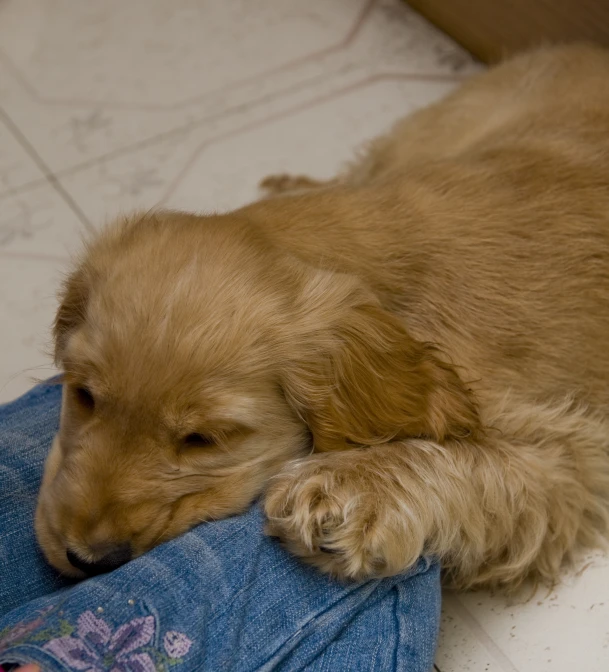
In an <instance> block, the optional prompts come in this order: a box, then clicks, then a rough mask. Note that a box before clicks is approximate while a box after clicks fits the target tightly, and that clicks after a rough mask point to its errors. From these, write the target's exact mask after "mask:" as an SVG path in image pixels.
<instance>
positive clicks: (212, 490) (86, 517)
mask: <svg viewBox="0 0 609 672" xmlns="http://www.w3.org/2000/svg"><path fill="white" fill-rule="evenodd" d="M608 82H609V55H608V54H607V52H604V51H602V50H599V49H595V48H591V47H584V46H582V47H570V48H563V49H550V50H546V51H540V52H536V53H533V54H527V55H523V56H520V57H518V58H517V59H514V60H513V61H511V62H508V63H506V64H504V65H502V66H499V67H498V68H496V69H494V70H492V71H489V72H488V73H485V74H483V75H481V76H479V77H477V78H475V79H472V80H471V81H470V82H468V83H466V84H465V85H464V86H462V87H461V88H460V89H459V90H458V91H457V92H456V93H454V94H452V95H451V96H450V97H448V98H447V99H446V100H444V101H441V102H440V103H438V104H436V105H434V106H432V107H430V108H428V109H426V110H422V111H420V112H418V113H416V114H415V115H413V116H412V117H409V118H407V119H405V120H404V121H402V122H400V123H399V124H398V125H397V126H396V127H395V128H394V130H393V131H392V132H391V133H390V134H389V135H387V136H386V137H383V138H381V139H379V140H377V141H375V142H374V143H372V144H371V146H370V148H369V150H368V152H367V153H366V154H365V155H364V156H363V157H362V158H361V160H359V161H358V162H356V163H354V165H353V166H352V167H350V169H349V170H347V171H346V172H345V173H344V174H343V175H340V176H339V177H337V178H336V179H335V180H332V181H330V182H328V183H325V184H318V183H315V182H314V181H312V180H309V179H307V178H302V179H294V180H292V179H271V180H270V181H267V183H266V184H267V186H268V187H270V188H274V189H275V190H276V191H280V190H284V189H286V188H287V189H294V190H295V192H294V193H286V194H280V195H275V196H273V197H270V198H267V199H265V200H262V201H259V202H257V203H254V204H252V205H250V206H248V207H246V208H243V209H242V210H239V211H237V212H235V213H231V214H228V215H223V216H217V217H209V218H203V217H194V216H189V215H183V214H177V213H157V214H155V215H150V216H146V217H141V218H133V219H131V220H128V221H125V222H122V223H120V224H118V225H116V226H115V227H114V228H112V229H110V230H109V231H108V232H106V233H105V234H103V236H101V237H100V238H99V239H98V240H97V241H96V242H94V243H93V245H92V246H91V247H90V249H89V251H88V253H87V257H86V259H85V261H84V263H83V264H82V265H81V266H80V268H79V269H78V270H77V271H76V273H75V274H74V275H73V276H72V278H71V279H70V280H69V282H68V284H67V287H66V293H65V296H64V300H63V303H62V307H61V308H60V311H59V314H58V318H57V323H56V338H57V357H58V361H59V362H60V363H61V364H62V365H63V367H64V368H65V371H66V386H65V396H64V408H63V415H62V428H61V431H60V434H59V437H58V440H57V441H56V442H55V444H54V448H53V450H52V453H51V456H50V458H49V465H48V467H47V471H46V474H45V482H44V484H43V489H42V493H41V500H40V506H39V510H38V521H37V525H38V533H39V538H40V541H41V544H42V546H43V548H44V550H45V551H46V553H47V556H48V557H49V559H50V560H51V561H52V562H53V564H55V565H56V566H58V567H59V568H60V569H62V570H63V571H66V572H70V571H72V569H73V568H72V567H71V565H70V564H69V563H68V562H67V560H66V556H65V554H66V549H67V550H69V551H70V553H71V558H72V561H74V557H75V556H77V558H80V562H79V561H78V560H77V561H76V566H79V567H80V568H81V569H84V571H87V564H90V565H91V566H93V565H95V563H99V562H101V561H102V560H103V559H104V558H106V557H107V556H108V552H109V551H108V549H109V548H115V547H116V546H117V545H119V546H121V545H122V546H123V547H124V545H125V544H130V549H131V550H130V551H129V553H128V555H130V554H131V553H136V554H137V553H140V552H143V551H144V550H146V549H147V548H150V547H151V546H152V545H154V543H157V542H158V541H161V540H163V539H167V538H170V537H172V536H175V535H176V534H179V533H180V532H182V531H184V530H185V529H188V527H190V526H192V525H193V524H195V523H196V522H198V521H201V520H207V519H210V518H214V517H218V516H221V515H227V514H230V513H234V512H237V511H239V510H241V509H243V508H244V507H245V506H247V505H248V504H249V503H250V502H251V501H252V499H253V498H254V497H256V496H257V495H258V494H260V492H261V491H262V490H263V489H265V487H266V486H267V484H268V482H269V479H270V478H271V477H273V476H275V478H274V479H273V480H272V482H271V485H270V486H269V487H268V491H267V494H266V511H267V514H268V515H269V519H270V523H269V525H270V530H271V532H272V533H273V534H276V535H278V536H279V537H281V538H282V539H283V541H284V542H285V543H286V545H287V546H288V547H289V548H290V549H292V550H293V551H294V552H295V553H297V554H298V555H300V556H302V557H303V558H305V559H307V560H308V561H310V562H312V563H314V564H316V565H317V566H318V567H320V568H321V569H322V570H324V571H328V572H331V573H334V574H336V575H338V576H341V577H355V578H361V577H366V576H372V575H382V574H391V573H396V572H399V571H402V570H404V569H406V568H407V567H408V566H409V565H410V564H412V563H413V562H414V561H415V559H416V558H417V556H418V555H419V554H420V553H422V552H424V551H425V552H429V553H434V554H437V555H438V556H440V557H441V559H442V561H443V564H444V566H445V569H446V570H447V573H448V574H449V575H450V577H451V579H452V581H453V582H454V583H455V584H456V585H458V586H461V587H468V586H474V585H482V584H485V585H502V586H508V587H514V586H517V585H518V584H519V583H520V582H521V581H522V580H523V579H524V578H525V577H527V576H529V575H532V576H534V577H537V578H542V579H545V580H550V581H552V580H554V579H555V578H556V576H557V573H558V571H559V569H560V566H561V564H562V563H563V561H564V560H565V559H568V558H569V557H570V555H571V554H572V552H573V550H574V549H575V548H576V547H577V546H578V545H580V544H584V545H591V544H594V543H596V542H598V541H599V539H600V537H601V536H602V535H603V533H605V532H606V531H607V528H608V525H609V418H608V417H607V407H608V404H609V347H608V346H609V339H608V338H607V334H609V85H608ZM432 346H433V347H432ZM181 437H182V438H181ZM183 437H186V438H185V439H184V438H183ZM193 437H195V438H194V439H193ZM311 438H312V441H311ZM176 446H177V447H176ZM311 448H313V449H314V450H315V451H316V454H314V455H311V456H308V457H307V456H306V455H307V453H308V452H310V450H311ZM294 458H300V459H298V460H296V461H294ZM59 493H61V494H59ZM127 509H129V515H128V516H125V514H124V511H125V510H127ZM102 556H103V557H102ZM72 564H74V562H72ZM102 564H103V562H102ZM81 565H82V566H81Z"/></svg>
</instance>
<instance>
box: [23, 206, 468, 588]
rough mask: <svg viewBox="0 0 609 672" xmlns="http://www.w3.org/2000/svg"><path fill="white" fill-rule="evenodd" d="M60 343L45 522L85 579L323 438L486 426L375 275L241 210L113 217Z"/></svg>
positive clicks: (59, 554) (88, 257)
mask: <svg viewBox="0 0 609 672" xmlns="http://www.w3.org/2000/svg"><path fill="white" fill-rule="evenodd" d="M55 345H56V359H57V363H58V365H59V366H60V367H61V368H62V369H63V371H64V383H63V385H64V387H63V405H62V412H61V426H60V431H59V433H58V435H57V437H56V439H55V441H54V443H53V447H52V449H51V452H50V454H49V458H48V461H47V465H46V469H45V475H44V480H43V484H42V489H41V493H40V498H39V504H38V510H37V517H36V528H37V534H38V539H39V541H40V544H41V546H42V548H43V550H44V551H45V554H46V556H47V558H48V559H49V561H50V562H51V563H52V564H53V565H55V566H56V567H57V568H58V569H60V570H61V571H62V572H64V573H66V574H71V575H74V576H82V572H84V573H86V574H92V573H96V572H99V571H104V570H107V569H110V568H112V567H114V566H117V565H119V564H121V563H122V562H125V561H126V560H128V559H130V558H131V557H134V556H137V555H139V554H141V553H143V552H145V551H146V550H148V549H150V548H151V547H153V546H154V545H156V544H158V543H160V542H162V541H165V540H167V539H170V538H172V537H175V536H177V535H179V534H180V533H182V532H184V531H186V530H187V529H189V528H191V527H192V526H194V525H196V524H197V523H199V522H202V521H207V520H213V519H217V518H220V517H224V516H227V515H231V514H234V513H237V512H239V511H242V510H243V509H244V508H246V507H247V506H248V505H249V504H250V503H251V502H252V500H254V499H255V498H256V497H257V496H258V495H259V494H260V493H261V492H262V491H263V489H264V486H265V484H266V483H267V482H268V480H269V479H270V478H271V477H272V476H273V475H274V474H276V473H277V472H278V471H279V470H280V469H281V467H282V465H283V464H284V463H285V462H286V461H288V460H290V459H293V458H296V457H298V456H301V455H303V454H306V452H307V451H310V450H312V449H313V448H314V449H315V450H322V451H323V450H340V449H344V448H345V447H348V446H350V445H370V444H378V443H381V442H388V441H391V440H392V439H396V438H400V437H405V436H430V437H433V438H435V439H437V440H440V441H441V440H443V439H444V438H446V437H448V436H451V435H463V434H467V433H471V432H473V431H475V430H476V427H477V423H478V420H477V415H476V411H475V408H474V406H473V404H472V401H471V399H470V396H469V394H468V392H467V390H466V389H465V388H464V386H463V384H462V382H461V381H460V379H459V377H458V376H457V374H456V373H455V372H454V371H453V369H452V368H451V367H450V366H449V365H447V364H445V363H443V362H442V361H441V360H440V359H438V358H437V356H436V354H435V353H434V351H433V349H432V348H430V347H429V346H427V345H425V344H422V343H419V342H417V341H415V340H413V339H412V338H411V337H410V336H409V335H408V333H407V332H406V331H405V329H404V327H403V326H402V325H401V323H400V322H399V321H398V320H397V319H396V318H395V317H393V316H392V315H391V314H389V313H388V312H386V311H385V310H383V308H382V307H381V306H380V305H379V304H378V302H377V300H376V299H375V297H374V296H373V295H372V294H371V292H370V291H368V290H367V289H366V288H365V287H364V286H363V285H362V283H361V281H360V280H358V279H357V278H355V277H352V276H349V275H345V274H341V273H336V272H333V271H329V270H321V269H317V268H313V267H311V266H309V265H307V264H305V263H304V262H302V261H301V260H299V259H298V258H297V257H295V256H293V255H291V254H289V253H288V252H286V251H284V250H279V249H276V248H275V247H274V246H273V245H272V244H271V243H270V242H269V241H268V240H267V239H266V238H265V237H264V235H262V234H261V233H260V232H259V231H257V230H256V228H255V227H254V226H252V225H249V224H248V222H247V221H244V220H242V219H241V218H240V216H238V215H234V216H233V215H227V216H222V217H209V218H202V217H194V216H189V215H183V214H178V213H171V212H167V213H156V214H154V215H150V216H143V217H136V218H132V219H130V220H127V221H122V222H120V223H118V224H115V225H114V226H113V227H110V228H109V229H108V230H107V231H106V232H105V233H103V234H102V235H101V236H100V237H99V238H98V239H97V240H96V241H95V242H94V243H93V244H92V245H90V246H89V248H88V249H87V252H86V254H85V257H84V259H83V261H82V263H81V264H80V265H79V266H78V268H77V269H76V271H75V272H74V273H73V274H72V275H71V276H70V277H69V278H68V280H67V282H66V284H65V287H64V291H63V295H62V300H61V305H60V308H59V311H58V313H57V318H56V322H55Z"/></svg>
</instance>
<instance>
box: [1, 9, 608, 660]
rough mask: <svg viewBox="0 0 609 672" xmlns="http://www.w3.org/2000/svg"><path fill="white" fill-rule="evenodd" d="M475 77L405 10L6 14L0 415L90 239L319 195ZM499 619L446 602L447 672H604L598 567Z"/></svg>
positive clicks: (484, 600) (46, 368)
mask: <svg viewBox="0 0 609 672" xmlns="http://www.w3.org/2000/svg"><path fill="white" fill-rule="evenodd" d="M477 68H478V66H476V65H475V64H474V63H472V61H471V60H470V59H469V58H468V56H467V55H466V54H465V53H464V52H463V51H462V50H461V49H459V48H458V47H456V46H455V45H454V44H453V43H452V42H451V41H450V40H449V39H447V38H446V37H444V36H443V35H441V34H439V33H438V32H437V31H436V30H435V29H433V28H431V27H430V26H429V25H428V24H427V23H425V22H424V21H423V20H421V19H420V18H419V17H418V16H417V15H415V14H414V13H413V12H411V11H410V10H408V9H407V8H406V7H405V6H404V5H402V4H401V3H400V2H399V0H306V1H303V0H257V1H256V2H253V1H252V0H249V2H248V1H247V0H223V1H221V0H172V1H171V2H167V1H166V0H131V1H130V2H125V1H124V0H98V1H97V2H83V1H82V0H53V1H52V2H49V1H48V0H2V2H0V325H1V329H0V346H1V351H0V401H7V400H9V399H11V398H13V397H15V396H17V395H18V394H20V393H21V392H23V391H25V390H26V389H27V388H28V387H29V386H30V385H31V381H32V378H33V377H34V378H35V377H45V376H47V375H48V374H49V373H50V372H51V371H52V368H51V367H50V363H49V358H48V357H47V356H46V355H45V354H44V349H45V348H48V337H49V324H50V323H51V320H52V316H53V310H54V305H55V304H54V293H55V290H56V286H57V282H58V279H59V277H60V275H61V272H62V271H63V270H64V269H65V268H66V265H67V263H68V260H69V257H70V254H71V253H73V251H74V250H76V249H78V246H79V241H80V239H81V236H82V235H83V234H86V233H87V232H89V231H92V230H94V229H95V228H96V227H97V226H99V225H100V224H101V223H103V222H104V221H105V220H106V219H107V218H108V217H109V216H111V215H112V214H113V213H116V212H118V211H121V210H125V209H129V208H133V207H136V206H142V207H146V208H148V207H151V206H153V205H155V204H157V203H165V204H168V205H171V206H174V207H179V208H185V209H192V210H210V209H228V208H233V207H236V206H238V205H240V204H242V203H244V202H246V201H248V200H250V199H252V198H254V197H255V196H256V184H257V182H258V180H259V179H260V178H262V177H264V176H265V175H266V174H268V173H273V172H281V171H295V172H304V173H309V174H311V175H317V176H320V177H324V176H330V175H331V174H332V173H333V172H334V171H335V170H336V169H337V167H338V166H340V164H341V163H342V162H343V161H345V160H346V159H348V158H349V157H350V156H351V153H352V150H353V148H354V147H356V146H357V145H359V144H360V143H362V142H363V141H364V140H366V139H368V138H370V137H371V136H374V135H375V134H376V133H378V132H379V131H381V130H383V129H385V128H386V127H387V126H388V125H389V124H390V123H391V122H392V121H393V120H395V119H396V118H398V117H400V116H403V115H404V114H406V113H407V112H408V111H409V110H412V109H414V108H416V107H419V106H421V105H424V104H426V103H427V102H429V101H432V100H434V99H436V98H438V97H439V96H441V95H443V94H444V93H446V92H447V91H448V90H450V89H451V88H452V87H453V86H455V85H456V84H457V83H458V82H459V81H460V80H461V79H463V78H464V77H466V76H468V75H469V74H471V73H472V72H474V71H475V70H476V69H477ZM581 567H582V571H580V572H579V573H573V574H570V575H569V576H567V577H566V578H565V583H564V585H563V586H561V587H560V588H558V589H557V590H556V591H555V592H554V593H553V594H551V595H548V596H545V595H544V594H540V595H537V596H535V597H534V598H533V599H532V600H531V601H529V602H528V603H526V604H509V603H508V602H507V601H506V600H505V599H503V598H500V597H492V596H490V595H487V594H484V593H476V594H468V595H454V594H448V595H446V599H445V603H444V615H443V622H442V633H441V639H440V648H439V651H438V655H437V669H439V670H441V671H442V672H462V671H463V670H475V671H478V670H479V671H483V670H488V671H489V672H497V671H503V672H507V671H510V672H514V670H518V671H519V672H544V671H547V672H573V670H576V671H578V672H579V671H582V672H607V670H609V558H607V556H604V555H602V554H601V553H597V554H591V555H590V556H589V557H588V558H587V559H586V560H585V561H584V563H582V566H581Z"/></svg>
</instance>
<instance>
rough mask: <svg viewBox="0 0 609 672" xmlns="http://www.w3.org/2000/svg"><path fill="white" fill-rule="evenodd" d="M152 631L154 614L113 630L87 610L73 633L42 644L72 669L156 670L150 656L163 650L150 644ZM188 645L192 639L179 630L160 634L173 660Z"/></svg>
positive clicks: (182, 653)
mask: <svg viewBox="0 0 609 672" xmlns="http://www.w3.org/2000/svg"><path fill="white" fill-rule="evenodd" d="M154 632H155V620H154V617H153V616H142V617H140V618H134V619H133V620H131V621H129V622H127V623H125V624H123V625H121V626H119V627H118V628H117V629H116V630H115V631H114V632H112V628H111V627H110V626H109V625H108V623H106V621H104V620H103V619H102V618H97V616H95V614H93V612H91V611H86V612H84V613H83V614H81V615H80V616H79V618H78V621H77V627H76V631H75V633H74V634H73V635H69V636H65V637H57V638H55V639H52V640H50V641H49V642H47V643H46V644H45V645H44V646H43V648H44V649H45V650H47V651H49V652H50V653H52V654H53V655H55V656H56V657H57V658H58V659H59V660H61V662H62V663H64V664H65V665H67V666H68V667H69V668H70V669H72V670H83V671H85V670H86V671H88V672H106V671H109V672H156V669H157V667H156V665H155V662H154V660H153V657H152V656H154V658H158V657H159V655H160V656H161V657H162V656H163V655H164V654H162V653H161V652H157V651H155V650H154V649H152V648H151V647H150V644H151V642H152V640H153V638H154ZM191 645H192V642H191V640H190V639H188V637H186V635H184V634H182V633H181V632H175V631H173V630H172V631H169V632H167V633H166V634H165V637H164V638H163V646H164V648H165V651H166V652H167V655H168V656H169V658H170V659H172V660H175V661H176V662H177V660H178V659H180V658H182V657H183V656H185V655H186V654H187V653H188V651H189V650H190V647H191ZM151 654H152V656H151ZM165 660H167V658H165Z"/></svg>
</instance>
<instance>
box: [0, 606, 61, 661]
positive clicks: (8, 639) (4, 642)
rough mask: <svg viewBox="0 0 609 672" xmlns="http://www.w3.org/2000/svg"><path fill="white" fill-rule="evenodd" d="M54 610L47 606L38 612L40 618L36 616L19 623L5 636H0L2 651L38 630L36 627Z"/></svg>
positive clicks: (0, 648)
mask: <svg viewBox="0 0 609 672" xmlns="http://www.w3.org/2000/svg"><path fill="white" fill-rule="evenodd" d="M52 610H53V607H45V608H44V609H41V610H40V611H39V612H38V613H39V616H38V618H35V619H34V620H33V621H28V622H27V623H18V624H17V625H16V626H15V627H14V628H12V630H9V631H8V632H7V633H6V634H5V635H4V637H1V638H0V651H4V649H6V648H8V647H9V646H10V645H11V644H14V643H15V642H16V641H17V640H19V639H23V638H24V637H25V636H26V635H29V634H30V632H33V631H34V630H36V628H37V627H39V626H40V625H42V623H43V622H44V617H45V616H46V614H48V613H49V612H50V611H52Z"/></svg>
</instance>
